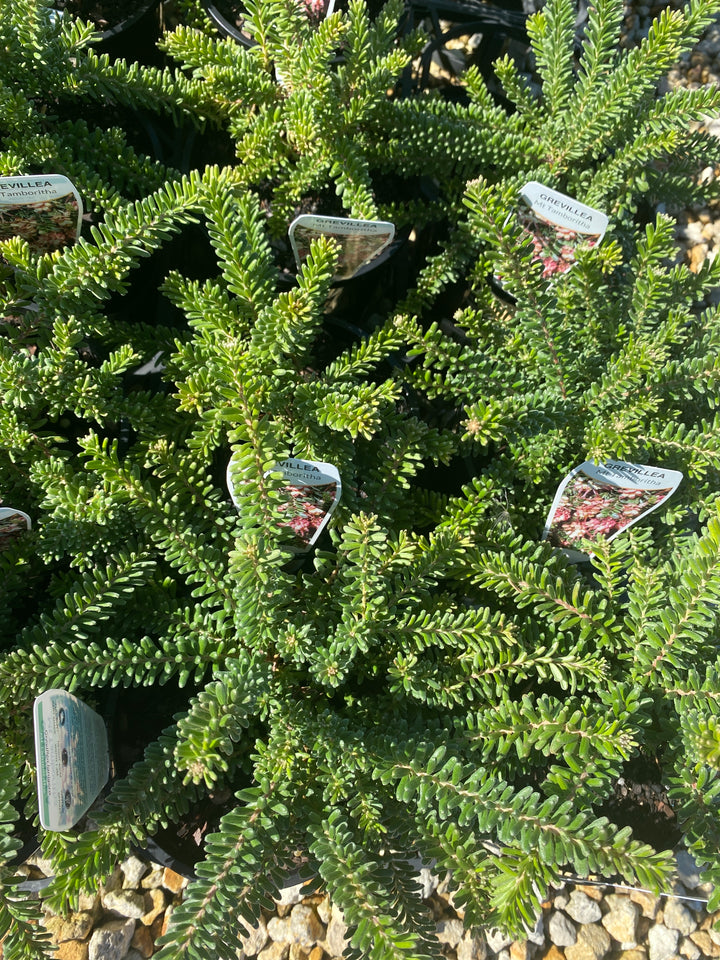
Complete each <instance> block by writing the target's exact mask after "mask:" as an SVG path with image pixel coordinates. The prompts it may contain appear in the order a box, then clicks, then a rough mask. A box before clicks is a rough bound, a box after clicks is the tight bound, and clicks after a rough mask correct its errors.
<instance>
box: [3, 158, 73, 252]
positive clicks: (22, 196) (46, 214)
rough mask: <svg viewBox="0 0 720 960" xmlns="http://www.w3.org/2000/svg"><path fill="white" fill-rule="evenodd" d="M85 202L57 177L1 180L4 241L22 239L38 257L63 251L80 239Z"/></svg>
mask: <svg viewBox="0 0 720 960" xmlns="http://www.w3.org/2000/svg"><path fill="white" fill-rule="evenodd" d="M82 212H83V210H82V200H81V199H80V194H79V193H78V192H77V190H76V189H75V187H74V186H73V184H72V183H71V182H70V181H69V180H68V178H67V177H64V176H62V175H61V174H57V173H47V174H46V173H41V174H33V175H31V176H28V177H0V240H9V239H10V237H22V238H23V239H24V240H27V242H28V243H29V244H30V246H31V247H32V249H33V250H35V251H36V252H38V253H50V252H52V251H53V250H59V249H60V247H63V246H65V245H66V244H68V243H74V242H75V241H76V240H77V238H78V237H79V236H80V226H81V223H82Z"/></svg>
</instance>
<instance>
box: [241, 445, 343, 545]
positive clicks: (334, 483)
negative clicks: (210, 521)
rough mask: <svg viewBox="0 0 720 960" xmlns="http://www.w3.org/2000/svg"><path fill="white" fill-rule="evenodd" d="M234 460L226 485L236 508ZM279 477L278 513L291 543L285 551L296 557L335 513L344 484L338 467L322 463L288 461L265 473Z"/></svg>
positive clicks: (311, 542) (292, 459) (315, 538)
mask: <svg viewBox="0 0 720 960" xmlns="http://www.w3.org/2000/svg"><path fill="white" fill-rule="evenodd" d="M232 466H233V460H232V458H231V459H230V463H229V464H228V468H227V485H228V490H229V491H230V496H231V498H232V501H233V503H234V504H235V506H236V507H239V506H240V504H239V503H238V501H237V499H236V497H235V486H234V484H233V480H232ZM271 473H280V474H282V477H283V481H284V483H283V485H282V486H281V487H280V496H281V502H280V504H279V507H278V509H279V511H280V513H281V514H282V516H283V519H282V521H281V525H282V526H283V527H287V528H288V530H289V532H290V533H291V535H292V539H291V540H290V541H288V542H287V543H283V547H285V548H286V549H288V550H290V551H292V552H293V553H307V551H308V550H310V549H311V548H312V547H313V546H314V544H315V542H316V541H317V539H318V537H319V536H320V534H321V533H322V532H323V530H324V529H325V527H326V526H327V524H328V521H329V520H330V517H331V516H332V515H333V513H334V512H335V508H336V507H337V505H338V503H339V502H340V497H341V495H342V481H341V479H340V474H339V472H338V469H337V467H335V466H333V464H332V463H323V462H322V461H320V460H301V459H298V458H297V457H288V458H287V460H283V461H281V462H280V463H278V464H276V465H275V466H274V467H272V469H270V470H267V471H266V472H265V476H268V474H271Z"/></svg>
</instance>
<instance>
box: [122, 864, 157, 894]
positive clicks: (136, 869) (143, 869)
mask: <svg viewBox="0 0 720 960" xmlns="http://www.w3.org/2000/svg"><path fill="white" fill-rule="evenodd" d="M149 866H150V865H149V864H147V863H145V862H144V861H143V860H141V859H140V858H139V857H128V858H127V860H125V861H124V862H123V863H121V864H120V869H121V870H122V874H123V887H125V888H126V889H128V890H129V889H135V888H136V887H138V886H139V885H140V881H141V880H142V878H143V877H144V876H145V874H146V873H148V871H149Z"/></svg>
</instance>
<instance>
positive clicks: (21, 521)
mask: <svg viewBox="0 0 720 960" xmlns="http://www.w3.org/2000/svg"><path fill="white" fill-rule="evenodd" d="M31 526H32V522H31V520H30V517H29V516H28V515H27V514H26V513H23V511H22V510H16V509H15V508H14V507H0V553H2V551H3V550H7V548H8V547H9V546H10V545H11V544H13V543H14V542H15V541H16V540H17V539H18V537H21V536H22V535H23V533H25V531H26V530H29V529H30V527H31Z"/></svg>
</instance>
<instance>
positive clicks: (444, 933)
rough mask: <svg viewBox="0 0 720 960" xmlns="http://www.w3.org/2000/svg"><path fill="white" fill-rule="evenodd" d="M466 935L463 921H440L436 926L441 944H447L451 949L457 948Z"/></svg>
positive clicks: (436, 933)
mask: <svg viewBox="0 0 720 960" xmlns="http://www.w3.org/2000/svg"><path fill="white" fill-rule="evenodd" d="M464 933H465V928H464V927H463V922H462V920H455V919H453V920H440V921H438V923H437V924H436V926H435V936H436V937H437V938H438V940H439V941H440V943H447V944H448V946H450V947H456V946H457V945H458V943H460V941H461V940H462V937H463V934H464Z"/></svg>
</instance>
